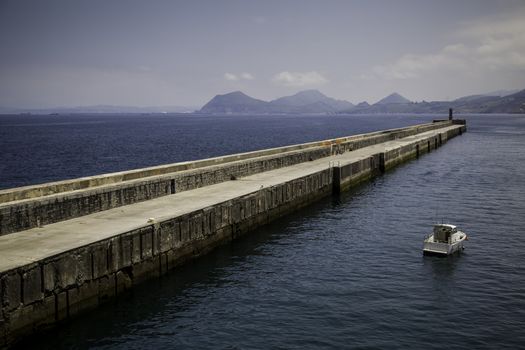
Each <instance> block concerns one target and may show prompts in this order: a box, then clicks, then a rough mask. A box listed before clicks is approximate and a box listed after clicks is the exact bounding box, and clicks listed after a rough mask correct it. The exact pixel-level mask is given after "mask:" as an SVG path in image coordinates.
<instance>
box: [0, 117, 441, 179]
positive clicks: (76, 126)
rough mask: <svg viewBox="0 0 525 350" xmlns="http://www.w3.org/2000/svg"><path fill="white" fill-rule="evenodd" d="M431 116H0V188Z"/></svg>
mask: <svg viewBox="0 0 525 350" xmlns="http://www.w3.org/2000/svg"><path fill="white" fill-rule="evenodd" d="M431 120H432V117H428V116H426V117H422V116H409V117H407V116H389V117H387V118H384V117H377V116H354V117H348V116H204V115H201V116H197V115H187V114H186V115H184V114H179V115H146V116H144V115H59V116H48V115H41V116H39V115H34V116H33V115H30V116H20V115H13V116H8V115H4V116H2V115H0V189H2V188H10V187H19V186H25V185H30V184H37V183H43V182H50V181H56V180H64V179H70V178H78V177H82V176H90V175H97V174H103V173H109V172H115V171H122V170H130V169H136V168H143V167H146V166H153V165H160V164H169V163H174V162H180V161H186V160H194V159H203V158H209V157H214V156H220V155H225V154H232V153H240V152H248V151H253V150H259V149H265V148H271V147H278V146H286V145H291V144H297V143H304V142H308V141H319V140H324V139H328V138H334V137H340V136H347V135H352V134H359V133H364V132H369V131H376V130H382V129H386V128H395V127H401V126H407V125H411V124H417V123H422V122H428V121H431Z"/></svg>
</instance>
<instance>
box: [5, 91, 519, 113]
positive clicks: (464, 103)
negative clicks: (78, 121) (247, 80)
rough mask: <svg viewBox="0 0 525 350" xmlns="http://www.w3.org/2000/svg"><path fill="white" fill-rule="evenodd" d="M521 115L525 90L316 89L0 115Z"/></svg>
mask: <svg viewBox="0 0 525 350" xmlns="http://www.w3.org/2000/svg"><path fill="white" fill-rule="evenodd" d="M449 108H453V109H454V112H455V113H522V114H523V113H525V90H521V91H519V90H498V91H493V92H490V93H486V94H478V95H469V96H464V97H460V98H458V99H455V100H452V101H432V102H427V101H421V102H412V101H410V100H409V99H407V98H405V97H403V96H401V95H400V94H398V93H395V92H394V93H392V94H390V95H388V96H386V97H384V98H382V99H381V100H379V101H378V102H376V103H374V104H369V103H368V102H366V101H364V102H360V103H358V104H355V105H354V104H352V103H350V102H348V101H345V100H337V99H334V98H331V97H328V96H326V95H324V94H322V93H321V92H319V91H318V90H305V91H300V92H298V93H296V94H295V95H291V96H284V97H280V98H277V99H275V100H272V101H263V100H259V99H255V98H253V97H250V96H248V95H246V94H244V93H243V92H241V91H234V92H230V93H227V94H224V95H217V96H215V97H213V98H212V99H211V100H210V101H209V102H208V103H206V104H205V105H204V106H203V107H202V108H200V109H199V108H198V107H181V106H163V107H162V106H161V107H132V106H111V105H99V106H81V107H57V108H40V109H36V108H34V109H27V108H26V109H22V108H2V107H0V114H17V113H24V114H25V113H32V114H58V113H64V114H72V113H77V114H78V113H87V114H93V113H108V114H117V113H142V114H149V113H206V114H385V113H432V114H443V113H447V111H448V109H449Z"/></svg>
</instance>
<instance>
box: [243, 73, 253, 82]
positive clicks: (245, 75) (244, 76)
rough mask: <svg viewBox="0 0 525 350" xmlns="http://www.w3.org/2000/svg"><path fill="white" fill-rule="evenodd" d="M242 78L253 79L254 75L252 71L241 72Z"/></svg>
mask: <svg viewBox="0 0 525 350" xmlns="http://www.w3.org/2000/svg"><path fill="white" fill-rule="evenodd" d="M241 78H242V79H246V80H253V79H254V77H253V75H251V74H250V73H246V72H245V73H242V74H241Z"/></svg>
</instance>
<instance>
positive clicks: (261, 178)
mask: <svg viewBox="0 0 525 350" xmlns="http://www.w3.org/2000/svg"><path fill="white" fill-rule="evenodd" d="M465 131H466V126H465V123H464V122H462V121H457V120H453V121H440V122H435V123H429V124H423V125H416V126H412V127H408V128H401V129H394V130H386V131H381V132H375V133H370V134H364V135H355V136H351V137H346V138H340V139H334V140H325V141H320V142H314V143H309V144H303V145H295V146H289V147H281V148H276V149H272V150H263V151H257V152H250V153H245V154H240V155H232V156H227V157H219V158H213V159H209V160H202V161H197V162H185V163H179V164H173V165H167V166H163V167H154V168H147V169H140V170H134V171H130V172H123V173H117V174H107V175H101V176H98V177H92V178H85V179H78V180H68V181H63V182H57V183H52V184H43V185H36V186H29V187H26V188H19V189H11V190H4V191H0V227H1V228H2V231H0V234H1V235H0V297H1V299H0V301H1V302H0V306H1V312H0V346H1V345H4V346H5V345H7V344H10V343H11V342H13V341H14V340H16V338H17V337H19V336H21V335H24V334H28V333H31V332H34V331H35V330H38V329H40V328H42V327H46V326H49V325H53V324H55V323H57V322H60V321H62V320H65V319H67V318H69V317H71V316H73V315H75V314H77V313H79V312H81V311H82V310H85V309H88V308H92V307H96V306H97V305H99V304H101V303H103V302H105V301H106V300H108V299H110V298H112V297H114V296H115V295H117V294H118V293H120V292H122V291H124V290H126V289H128V288H131V287H132V286H133V284H136V283H138V282H140V281H142V280H144V279H147V278H152V277H155V276H160V275H162V274H164V273H166V272H167V271H169V270H170V269H172V268H173V267H175V266H177V265H178V264H181V263H183V262H185V261H187V260H188V259H192V258H195V257H198V256H200V255H202V254H205V253H207V252H208V251H210V250H211V249H213V248H214V247H215V246H217V245H218V244H222V243H224V242H228V241H231V240H233V239H235V238H236V237H238V236H240V235H243V234H245V233H247V232H249V231H250V230H252V229H253V228H255V227H257V226H260V225H263V224H266V223H268V222H270V221H271V220H273V219H275V218H277V217H280V216H282V215H284V214H286V213H288V212H290V211H292V210H295V209H297V208H299V207H301V206H304V205H307V204H308V203H311V202H313V201H315V200H316V199H319V198H320V197H323V196H326V195H329V194H330V193H333V192H340V191H343V190H345V189H347V188H349V187H351V186H353V185H355V184H357V183H358V182H360V181H364V180H366V179H369V178H371V177H373V176H376V175H379V174H381V173H383V172H385V171H387V170H388V169H390V168H392V167H394V166H396V165H397V164H400V163H402V162H405V161H407V160H409V159H412V158H416V157H419V156H421V155H422V154H424V153H427V152H430V151H431V150H433V149H435V148H437V147H439V146H441V145H443V144H444V143H445V142H446V141H447V140H448V139H450V138H452V137H454V136H456V135H460V134H462V133H463V132H465Z"/></svg>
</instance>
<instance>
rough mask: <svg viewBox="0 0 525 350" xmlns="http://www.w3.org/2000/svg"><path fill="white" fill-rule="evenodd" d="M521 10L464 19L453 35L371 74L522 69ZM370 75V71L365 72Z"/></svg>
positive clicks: (524, 36) (524, 33) (396, 76)
mask: <svg viewBox="0 0 525 350" xmlns="http://www.w3.org/2000/svg"><path fill="white" fill-rule="evenodd" d="M524 15H525V13H519V14H512V15H506V16H499V17H497V18H491V19H487V18H483V19H480V20H478V21H471V22H468V23H464V24H463V27H462V28H461V29H460V30H459V31H458V33H457V34H458V36H457V38H458V39H460V40H461V41H462V42H459V43H455V44H450V45H447V46H445V47H443V48H441V49H440V50H438V51H437V52H434V53H428V54H410V53H409V54H405V55H403V56H401V57H399V58H398V59H397V60H395V61H394V62H391V63H386V64H381V65H377V66H374V67H373V68H372V74H371V76H374V77H376V78H382V79H387V80H403V79H416V78H421V77H422V76H424V75H425V74H426V73H429V72H444V71H456V72H462V73H466V74H471V75H473V74H480V73H483V72H486V71H489V70H490V71H511V70H514V71H515V70H519V71H525V26H524V25H523V18H524ZM366 76H370V74H366Z"/></svg>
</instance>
